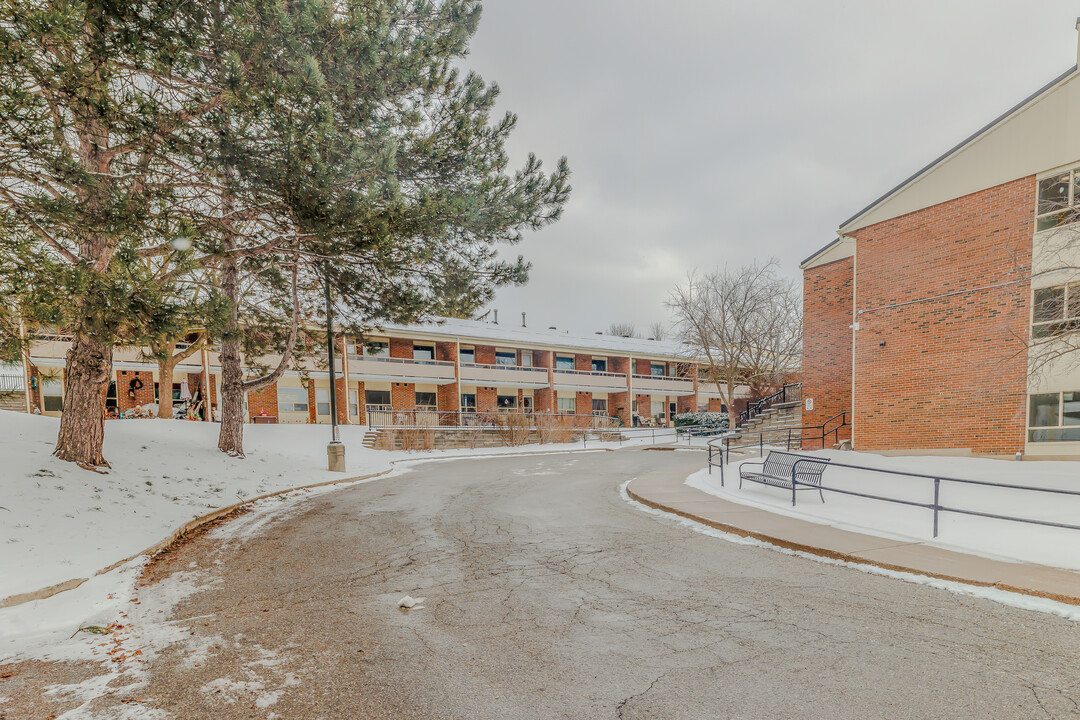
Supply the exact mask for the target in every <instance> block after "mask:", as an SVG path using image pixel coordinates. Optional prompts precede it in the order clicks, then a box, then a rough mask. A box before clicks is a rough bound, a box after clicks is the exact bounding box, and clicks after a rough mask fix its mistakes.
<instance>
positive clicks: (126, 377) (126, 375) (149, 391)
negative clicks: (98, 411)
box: [116, 370, 172, 412]
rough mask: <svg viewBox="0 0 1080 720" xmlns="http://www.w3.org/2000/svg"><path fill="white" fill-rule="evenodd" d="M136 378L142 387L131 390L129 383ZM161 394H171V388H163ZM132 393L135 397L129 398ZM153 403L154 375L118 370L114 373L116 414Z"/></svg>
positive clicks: (151, 373) (145, 372) (146, 372)
mask: <svg viewBox="0 0 1080 720" xmlns="http://www.w3.org/2000/svg"><path fill="white" fill-rule="evenodd" d="M136 378H138V379H139V380H141V381H142V387H141V388H139V389H138V390H132V388H131V381H132V380H134V379H136ZM162 392H172V388H167V389H166V388H163V389H162ZM131 393H134V395H135V397H132V396H131ZM152 402H154V373H153V372H149V371H138V370H119V371H117V373H116V408H117V411H118V412H124V411H125V410H130V409H131V408H133V407H137V406H139V405H146V404H147V403H152Z"/></svg>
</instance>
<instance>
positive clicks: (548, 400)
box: [533, 388, 555, 413]
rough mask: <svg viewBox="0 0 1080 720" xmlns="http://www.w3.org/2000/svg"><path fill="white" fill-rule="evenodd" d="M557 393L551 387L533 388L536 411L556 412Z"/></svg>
mask: <svg viewBox="0 0 1080 720" xmlns="http://www.w3.org/2000/svg"><path fill="white" fill-rule="evenodd" d="M554 398H555V393H554V392H553V391H552V389H551V388H536V389H535V390H533V405H534V406H535V410H536V412H542V413H550V412H555V407H554V405H555V400H554Z"/></svg>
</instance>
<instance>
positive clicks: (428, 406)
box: [416, 391, 439, 410]
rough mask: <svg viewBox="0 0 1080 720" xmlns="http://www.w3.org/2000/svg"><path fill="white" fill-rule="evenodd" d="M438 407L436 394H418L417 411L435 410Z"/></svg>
mask: <svg viewBox="0 0 1080 720" xmlns="http://www.w3.org/2000/svg"><path fill="white" fill-rule="evenodd" d="M438 405H439V402H438V400H436V399H435V393H433V392H419V391H418V392H417V393H416V409H417V410H435V409H436V408H437V407H438Z"/></svg>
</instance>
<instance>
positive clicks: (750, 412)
mask: <svg viewBox="0 0 1080 720" xmlns="http://www.w3.org/2000/svg"><path fill="white" fill-rule="evenodd" d="M796 388H798V389H799V390H800V391H801V390H802V383H801V382H795V383H785V384H784V386H783V387H782V388H780V389H779V390H777V391H776V392H774V393H773V394H772V395H767V396H766V397H763V398H761V399H760V400H758V401H756V402H753V403H747V404H746V409H745V410H743V411H742V412H740V413H739V421H738V422H737V423H736V425H735V427H742V426H743V425H745V424H746V423H748V422H750V421H751V420H753V419H754V418H755V417H757V416H758V415H760V414H761V413H762V412H764V411H765V410H767V409H769V408H770V407H772V406H773V405H783V404H784V403H786V402H792V401H794V400H799V399H801V395H799V394H796V392H795V390H796Z"/></svg>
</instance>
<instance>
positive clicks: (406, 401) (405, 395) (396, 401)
mask: <svg viewBox="0 0 1080 720" xmlns="http://www.w3.org/2000/svg"><path fill="white" fill-rule="evenodd" d="M390 406H391V407H393V408H394V409H395V410H415V409H416V385H415V384H414V383H398V382H396V383H390Z"/></svg>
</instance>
